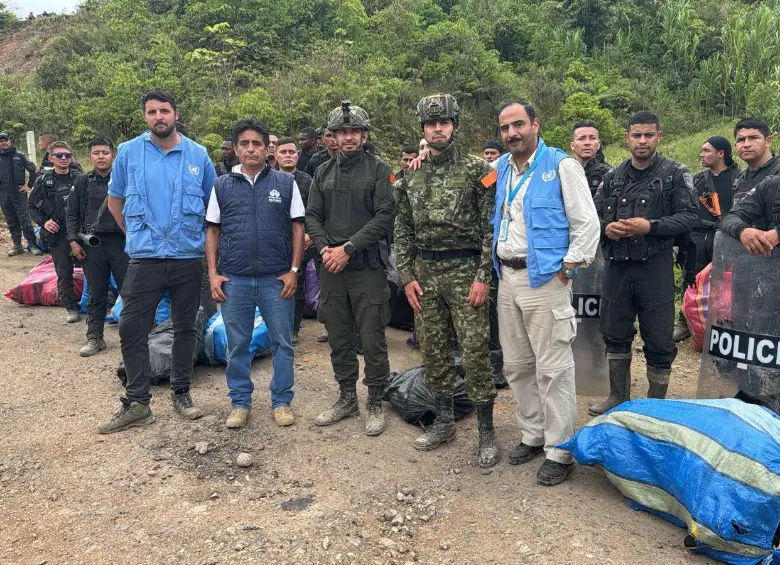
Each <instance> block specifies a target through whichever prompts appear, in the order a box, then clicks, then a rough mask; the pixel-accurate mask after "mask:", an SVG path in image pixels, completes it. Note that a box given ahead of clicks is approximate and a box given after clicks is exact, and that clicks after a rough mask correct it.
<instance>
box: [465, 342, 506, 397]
mask: <svg viewBox="0 0 780 565" xmlns="http://www.w3.org/2000/svg"><path fill="white" fill-rule="evenodd" d="M452 354H453V355H454V356H455V373H456V374H458V375H459V376H461V377H462V376H463V360H462V359H461V357H460V351H453V352H452ZM490 366H491V367H492V369H493V380H494V381H495V384H496V388H508V387H509V383H508V382H506V379H505V378H504V352H503V351H502V350H500V349H494V350H492V351H491V352H490Z"/></svg>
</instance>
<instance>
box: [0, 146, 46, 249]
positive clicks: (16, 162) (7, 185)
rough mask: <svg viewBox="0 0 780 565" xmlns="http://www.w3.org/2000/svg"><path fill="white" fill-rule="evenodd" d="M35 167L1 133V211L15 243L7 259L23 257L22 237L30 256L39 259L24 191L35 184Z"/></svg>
mask: <svg viewBox="0 0 780 565" xmlns="http://www.w3.org/2000/svg"><path fill="white" fill-rule="evenodd" d="M35 170H36V169H35V164H33V163H32V162H31V161H30V160H29V159H28V158H27V157H25V156H24V154H23V153H21V152H20V151H17V150H16V148H15V147H14V146H13V143H12V141H11V137H10V136H9V135H8V134H7V133H0V208H2V210H3V215H4V216H5V221H6V223H7V224H8V231H10V232H11V239H12V240H13V242H14V246H13V248H12V249H11V250H10V251H9V252H8V256H9V257H14V256H15V255H20V254H22V253H24V248H23V247H22V235H24V237H25V239H26V240H27V243H28V244H29V245H30V251H31V252H32V254H33V255H40V254H41V250H40V249H38V245H37V244H36V243H35V232H34V231H33V227H32V224H31V223H30V216H29V215H28V214H27V189H26V188H25V178H27V183H26V185H27V187H32V186H33V184H34V183H35V177H36V173H35Z"/></svg>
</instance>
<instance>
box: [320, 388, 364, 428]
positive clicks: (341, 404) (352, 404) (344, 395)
mask: <svg viewBox="0 0 780 565" xmlns="http://www.w3.org/2000/svg"><path fill="white" fill-rule="evenodd" d="M356 384H357V383H339V388H340V392H339V398H338V400H336V402H335V403H334V404H333V406H331V407H330V408H328V409H327V410H325V412H323V413H322V414H320V415H319V416H317V418H316V419H315V420H314V423H315V424H317V425H318V426H330V425H331V424H335V423H336V422H338V421H340V420H343V419H344V418H347V417H349V416H357V415H358V414H360V407H359V406H358V401H357V390H356Z"/></svg>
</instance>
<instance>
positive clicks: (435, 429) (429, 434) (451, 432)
mask: <svg viewBox="0 0 780 565" xmlns="http://www.w3.org/2000/svg"><path fill="white" fill-rule="evenodd" d="M453 439H455V412H454V410H453V407H452V395H447V396H437V397H436V419H435V420H434V421H433V424H432V425H431V427H430V428H428V429H427V430H426V431H425V433H424V434H423V435H421V436H420V437H418V438H417V439H416V440H414V448H415V449H417V450H418V451H433V450H434V449H436V448H437V447H439V446H440V445H441V444H442V443H447V442H449V441H452V440H453Z"/></svg>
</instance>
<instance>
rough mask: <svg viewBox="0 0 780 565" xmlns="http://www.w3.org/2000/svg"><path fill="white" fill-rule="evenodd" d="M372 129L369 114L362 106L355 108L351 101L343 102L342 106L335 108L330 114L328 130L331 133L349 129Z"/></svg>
mask: <svg viewBox="0 0 780 565" xmlns="http://www.w3.org/2000/svg"><path fill="white" fill-rule="evenodd" d="M370 127H371V122H370V120H369V119H368V112H366V111H365V110H364V109H363V108H361V107H360V106H355V105H354V104H352V102H350V101H349V100H342V101H341V106H339V107H337V108H334V109H333V111H332V112H331V113H330V114H328V129H329V130H330V131H336V130H340V129H347V128H356V129H364V130H368V129H369V128H370Z"/></svg>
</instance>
